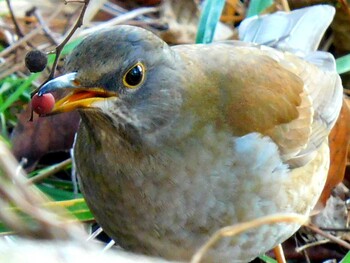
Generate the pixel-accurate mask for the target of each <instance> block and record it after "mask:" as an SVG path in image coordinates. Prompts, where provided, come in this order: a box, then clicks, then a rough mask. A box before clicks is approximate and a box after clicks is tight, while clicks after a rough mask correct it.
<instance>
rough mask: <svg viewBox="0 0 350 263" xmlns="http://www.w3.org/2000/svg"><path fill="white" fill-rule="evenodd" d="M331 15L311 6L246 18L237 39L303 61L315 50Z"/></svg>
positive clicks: (332, 11) (326, 9)
mask: <svg viewBox="0 0 350 263" xmlns="http://www.w3.org/2000/svg"><path fill="white" fill-rule="evenodd" d="M334 14H335V9H334V7H332V6H330V5H315V6H310V7H306V8H301V9H297V10H294V11H292V12H276V13H274V14H269V15H262V16H254V17H250V18H247V19H245V20H244V21H243V22H242V23H241V25H240V27H239V38H240V40H242V41H244V42H252V43H257V44H262V45H267V46H272V47H274V48H277V49H279V50H283V51H289V52H292V53H294V54H297V55H299V56H303V57H304V56H306V55H307V54H309V53H311V52H313V51H315V50H316V49H317V48H318V46H319V44H320V41H321V38H322V37H323V35H324V33H325V31H326V29H327V28H328V26H329V25H330V23H331V22H332V20H333V17H334Z"/></svg>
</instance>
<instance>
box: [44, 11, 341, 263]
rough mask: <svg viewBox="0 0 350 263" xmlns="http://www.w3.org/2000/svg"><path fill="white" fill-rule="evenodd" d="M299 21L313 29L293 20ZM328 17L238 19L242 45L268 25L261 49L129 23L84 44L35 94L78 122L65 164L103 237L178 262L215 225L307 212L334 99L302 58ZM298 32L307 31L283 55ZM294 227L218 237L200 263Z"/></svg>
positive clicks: (322, 166)
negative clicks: (187, 39) (192, 39)
mask: <svg viewBox="0 0 350 263" xmlns="http://www.w3.org/2000/svg"><path fill="white" fill-rule="evenodd" d="M310 10H311V11H310ZM310 12H311V13H312V14H315V13H316V14H318V16H319V18H320V20H321V21H325V22H324V23H321V22H320V23H317V25H315V24H316V23H312V25H309V24H310V23H303V21H308V20H307V19H306V18H305V17H308V18H310ZM333 15H334V8H333V7H331V6H314V7H310V8H305V9H299V10H296V11H293V12H291V13H284V12H279V13H278V15H277V20H275V19H272V17H271V16H265V17H255V18H252V19H250V20H247V22H243V23H242V25H241V32H240V34H241V35H242V38H246V39H248V40H249V41H252V42H254V39H255V40H256V39H257V38H256V36H257V35H258V33H259V32H260V31H265V29H266V30H267V31H268V28H269V27H270V26H271V24H270V23H269V22H266V19H265V18H267V19H268V21H270V22H271V21H273V22H275V21H281V19H282V21H284V22H286V23H278V24H279V25H281V26H282V27H285V28H282V29H281V30H275V32H276V31H278V33H276V34H273V33H271V34H270V35H269V37H268V39H270V40H271V41H270V43H265V42H267V41H266V37H263V38H262V39H260V40H259V39H258V40H257V42H256V43H247V42H244V41H240V40H239V41H233V40H232V41H219V42H213V43H211V44H186V45H175V46H169V45H167V44H166V43H165V42H164V41H163V40H161V39H160V38H159V37H157V36H156V35H155V34H153V33H152V32H150V31H148V30H146V29H142V28H140V27H135V26H129V25H118V26H115V27H113V28H107V29H104V30H100V31H98V32H95V33H93V34H91V35H89V36H87V37H86V38H85V39H84V40H83V41H82V42H81V43H80V44H79V45H78V46H77V47H76V48H75V49H74V50H73V51H72V53H71V54H70V55H69V56H68V58H67V59H66V62H65V66H64V68H65V74H64V75H62V76H59V77H57V78H55V79H52V80H50V81H49V82H47V83H45V84H44V85H43V86H42V87H41V88H40V89H39V92H38V96H43V95H44V94H47V93H51V92H54V91H57V90H65V91H66V92H68V94H66V95H65V96H64V97H63V98H61V99H60V100H58V101H56V103H55V105H54V108H53V110H52V112H51V113H50V114H52V115H53V114H58V113H64V112H68V111H73V110H78V111H79V113H80V116H81V122H80V125H79V129H78V131H77V135H76V139H75V143H74V156H73V157H74V163H75V167H76V170H77V172H78V177H79V184H80V187H81V190H82V193H83V195H84V197H85V199H86V202H87V204H88V206H89V208H90V210H91V212H92V213H93V215H94V216H95V219H96V221H97V222H98V223H99V224H100V225H101V226H102V228H103V229H104V231H105V232H106V233H107V234H108V235H109V236H110V237H111V238H113V239H114V240H115V241H116V242H117V243H118V244H119V245H120V246H121V247H122V248H125V249H126V250H128V251H132V252H135V253H142V254H146V255H153V256H160V257H163V258H166V259H168V260H177V261H188V260H190V259H191V256H192V255H193V254H194V253H195V252H196V251H197V250H198V248H199V247H200V246H201V245H203V244H204V243H205V242H206V241H207V240H208V238H209V237H210V236H211V235H212V234H213V233H214V232H215V231H217V230H218V229H220V228H222V227H225V226H228V225H234V224H237V223H241V222H246V221H249V220H253V219H256V218H259V217H263V216H266V215H271V214H274V213H297V214H301V215H305V216H308V215H309V214H310V212H311V211H312V209H313V207H314V206H315V204H316V202H317V200H318V198H319V196H320V194H321V192H322V189H323V186H324V183H325V180H326V177H327V171H328V167H329V162H330V160H329V159H330V158H329V146H328V140H327V136H328V134H329V132H330V130H331V128H332V127H333V125H334V123H335V121H336V119H337V117H338V114H339V111H340V108H341V104H342V84H341V80H340V77H339V75H338V74H337V73H336V71H335V61H334V58H333V57H332V55H331V54H329V53H326V52H320V51H316V50H315V49H316V46H317V45H318V43H319V41H320V39H321V37H322V34H323V33H324V31H325V30H326V28H327V27H328V25H329V23H330V21H331V20H332V17H333ZM311 18H312V16H311ZM312 19H313V18H312ZM312 19H311V20H312ZM262 21H265V22H266V23H265V22H263V23H261V22H262ZM256 23H258V24H256ZM321 24H322V25H321ZM320 25H321V26H320ZM310 26H313V27H316V29H315V28H311V29H310V28H309V27H310ZM307 30H309V31H312V33H314V34H312V35H311V36H309V37H310V39H308V40H305V41H303V44H302V45H299V46H297V47H295V46H294V44H295V42H297V41H296V40H297V39H299V38H301V37H302V38H304V37H308V36H307V35H306V36H305V35H303V34H302V32H308V31H307ZM270 31H274V28H273V27H272V29H271V28H270ZM315 32H316V33H315ZM259 41H260V42H262V43H259ZM50 114H49V115H50ZM298 228H300V225H299V224H296V223H288V224H287V223H279V224H273V225H263V226H260V227H258V228H256V229H252V230H250V231H247V232H245V233H242V234H240V235H237V236H234V237H228V238H224V239H222V240H220V241H219V242H218V243H217V244H216V245H215V246H214V247H212V248H210V249H209V250H208V251H207V253H206V255H205V257H204V258H203V262H248V261H250V260H252V259H254V258H256V257H257V256H259V255H260V254H262V253H265V252H266V251H268V250H270V249H271V248H273V247H275V246H276V245H278V244H280V243H281V242H283V241H284V240H286V239H287V238H289V237H290V236H291V235H292V234H293V233H295V232H296V231H297V230H298Z"/></svg>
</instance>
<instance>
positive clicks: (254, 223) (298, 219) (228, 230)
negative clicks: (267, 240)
mask: <svg viewBox="0 0 350 263" xmlns="http://www.w3.org/2000/svg"><path fill="white" fill-rule="evenodd" d="M307 220H308V217H306V216H303V215H299V214H295V213H279V214H273V215H269V216H264V217H260V218H257V219H254V220H251V221H248V222H244V223H239V224H236V225H232V226H227V227H224V228H221V229H219V230H218V231H216V232H215V233H214V234H213V235H212V236H211V238H210V239H209V240H208V241H207V242H206V243H205V244H204V245H203V246H202V247H201V248H200V249H198V251H197V252H196V253H195V254H194V255H193V257H192V259H191V263H199V262H200V261H201V259H202V257H203V256H204V255H205V253H206V252H207V251H208V250H209V249H210V248H211V247H212V246H214V245H215V243H217V242H218V241H219V240H220V239H221V238H223V237H233V236H235V235H238V234H240V233H242V232H245V231H247V230H251V229H252V228H256V227H259V226H262V225H266V224H276V223H295V224H300V225H303V224H305V223H306V221H307Z"/></svg>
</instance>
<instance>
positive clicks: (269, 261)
mask: <svg viewBox="0 0 350 263" xmlns="http://www.w3.org/2000/svg"><path fill="white" fill-rule="evenodd" d="M259 258H260V259H261V260H262V261H264V262H266V263H277V261H276V260H275V259H273V258H270V257H269V256H266V255H265V254H264V255H260V256H259Z"/></svg>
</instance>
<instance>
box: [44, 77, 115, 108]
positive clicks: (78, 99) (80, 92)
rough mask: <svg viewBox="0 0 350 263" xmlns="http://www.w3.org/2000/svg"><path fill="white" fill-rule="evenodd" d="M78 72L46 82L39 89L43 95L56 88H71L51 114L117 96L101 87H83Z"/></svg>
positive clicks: (88, 105) (90, 105) (86, 106)
mask: <svg viewBox="0 0 350 263" xmlns="http://www.w3.org/2000/svg"><path fill="white" fill-rule="evenodd" d="M76 75H77V73H69V74H66V75H63V76H60V77H57V78H55V79H52V80H50V81H48V82H47V83H45V84H44V85H43V86H42V87H41V88H40V89H39V91H38V95H39V96H42V95H43V94H45V93H49V92H52V91H55V90H62V89H66V90H70V92H69V93H68V95H66V96H65V97H63V98H62V99H60V100H58V101H57V102H56V103H55V105H54V108H53V109H52V111H51V112H50V113H49V114H46V115H53V114H56V113H61V112H68V111H72V110H75V109H81V108H92V107H94V106H93V104H94V103H95V102H97V101H102V100H106V99H108V98H111V97H117V96H118V94H117V93H115V92H109V91H107V90H105V89H103V88H100V87H82V86H81V85H80V83H79V81H78V80H77V79H76Z"/></svg>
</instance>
